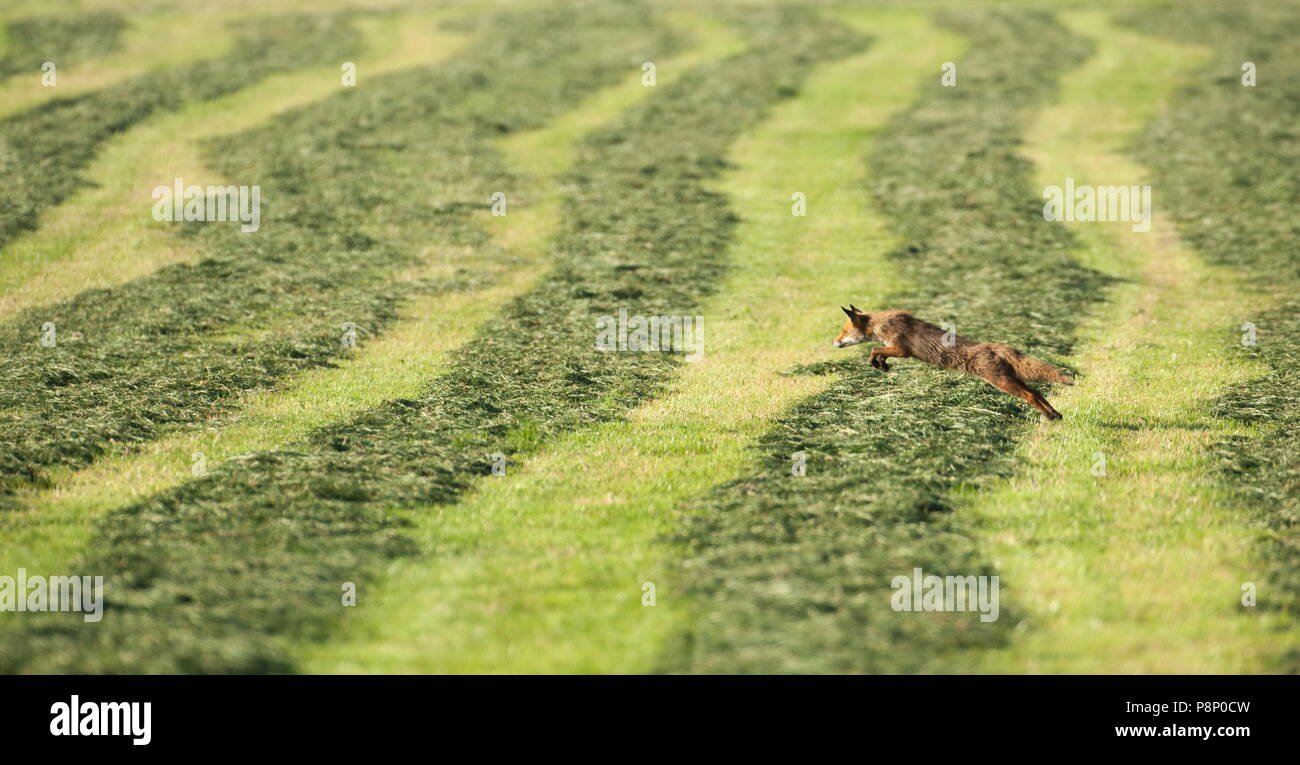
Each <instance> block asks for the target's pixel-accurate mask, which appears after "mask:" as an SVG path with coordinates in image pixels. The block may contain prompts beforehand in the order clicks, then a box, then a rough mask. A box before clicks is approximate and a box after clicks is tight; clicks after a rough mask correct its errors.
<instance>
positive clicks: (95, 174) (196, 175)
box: [0, 13, 468, 320]
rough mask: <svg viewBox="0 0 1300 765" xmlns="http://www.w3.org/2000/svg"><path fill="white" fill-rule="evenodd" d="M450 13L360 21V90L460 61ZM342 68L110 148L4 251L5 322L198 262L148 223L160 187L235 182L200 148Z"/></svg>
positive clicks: (174, 119)
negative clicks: (176, 182)
mask: <svg viewBox="0 0 1300 765" xmlns="http://www.w3.org/2000/svg"><path fill="white" fill-rule="evenodd" d="M441 16H445V14H429V13H423V14H398V15H391V16H380V17H366V18H359V19H357V20H356V21H355V22H354V23H355V25H356V26H357V28H358V30H359V31H360V32H361V34H362V36H363V42H362V52H361V53H360V54H358V55H356V56H353V57H351V58H352V60H354V63H356V64H357V67H358V70H359V72H360V75H361V76H360V81H359V82H360V86H361V87H366V86H367V85H368V84H369V83H368V80H369V79H370V78H372V77H377V76H380V75H383V74H387V73H389V72H392V71H396V70H400V69H408V68H411V67H415V66H420V65H424V66H427V65H430V64H433V63H436V62H437V61H440V60H442V59H445V58H447V57H448V56H451V55H452V54H454V53H456V52H458V51H459V50H460V48H461V47H463V46H464V45H465V44H466V43H467V42H468V38H467V37H466V36H465V35H463V34H457V33H453V32H449V31H445V30H441V29H439V28H438V26H437V25H438V21H439V19H440V17H441ZM338 90H339V70H338V67H337V66H327V67H321V68H315V69H306V70H302V71H296V72H291V73H284V74H277V75H272V76H270V77H268V78H266V79H265V80H263V81H261V82H259V83H257V84H255V85H251V86H249V87H248V88H245V89H243V90H240V91H238V92H236V93H232V94H230V95H228V96H224V97H222V98H218V99H215V100H212V101H204V102H200V103H194V104H190V105H188V106H185V107H183V108H182V109H180V110H179V111H177V112H175V113H169V114H164V115H159V116H158V117H155V118H153V119H150V120H148V121H146V122H144V123H143V124H140V125H137V126H136V127H134V128H132V129H131V130H129V131H127V132H126V133H124V134H122V135H120V136H118V137H116V138H114V139H112V140H111V141H110V142H108V143H107V144H105V146H104V147H103V149H102V150H101V152H100V155H99V156H98V158H96V160H95V161H94V162H93V163H92V164H91V165H90V166H89V167H87V168H86V170H85V172H84V173H83V177H84V178H85V179H86V180H87V182H88V185H87V186H86V187H85V188H83V189H80V190H79V191H77V192H76V193H74V194H73V195H72V196H71V197H70V198H68V199H67V200H65V201H64V202H63V203H62V204H60V205H58V206H57V207H55V208H53V209H52V210H50V211H49V212H48V213H46V215H45V217H44V220H43V221H42V225H41V227H40V228H39V229H37V230H36V231H33V232H30V233H29V234H26V235H23V236H20V237H19V238H18V239H16V240H15V241H13V242H11V243H10V244H9V246H8V247H6V248H4V250H3V251H0V320H3V319H5V318H7V317H9V316H11V315H13V314H14V313H17V312H19V311H21V310H23V309H29V308H33V307H36V306H40V305H45V304H48V303H54V302H58V301H60V300H66V299H68V298H71V297H73V296H74V295H76V294H77V293H79V292H83V291H85V290H90V289H103V288H107V287H112V286H115V285H118V284H123V283H125V282H128V281H131V280H133V279H136V278H139V277H141V276H144V275H146V274H148V273H151V272H153V271H156V270H157V269H158V268H159V267H161V266H163V265H166V264H168V263H175V262H181V261H192V260H193V259H194V258H196V257H197V256H198V252H196V251H195V249H194V248H193V247H190V246H187V243H186V242H183V241H181V240H179V239H177V238H176V237H174V236H173V235H172V233H171V228H170V224H168V223H158V222H155V221H154V220H153V218H152V216H151V215H150V214H149V210H150V208H151V207H152V205H153V198H152V196H151V193H152V190H153V187H154V186H156V185H158V184H159V183H160V182H162V183H163V184H164V185H169V184H170V179H174V178H184V179H185V181H186V183H193V184H197V185H200V186H208V185H225V184H228V183H231V182H232V180H231V179H229V178H222V177H220V176H219V175H217V174H216V173H214V172H213V171H212V170H211V169H210V168H209V167H208V164H207V163H206V162H205V160H204V157H203V153H202V142H203V141H204V140H205V139H210V138H212V137H214V136H220V135H230V134H234V133H240V132H243V131H246V130H251V129H253V128H256V127H258V126H261V125H265V124H266V123H267V122H269V121H270V120H271V119H272V118H274V117H275V116H276V115H278V114H281V113H283V112H287V111H289V110H291V109H296V108H301V107H303V106H305V105H307V104H309V103H312V102H314V101H320V100H322V99H324V98H326V97H328V96H331V95H334V94H336V93H337V92H338Z"/></svg>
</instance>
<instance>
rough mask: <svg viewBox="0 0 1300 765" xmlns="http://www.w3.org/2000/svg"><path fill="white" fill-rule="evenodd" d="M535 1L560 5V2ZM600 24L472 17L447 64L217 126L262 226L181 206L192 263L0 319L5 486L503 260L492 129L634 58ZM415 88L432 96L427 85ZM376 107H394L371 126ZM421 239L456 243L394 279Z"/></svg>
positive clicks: (554, 107)
mask: <svg viewBox="0 0 1300 765" xmlns="http://www.w3.org/2000/svg"><path fill="white" fill-rule="evenodd" d="M576 12H577V11H574V10H570V11H569V12H568V13H570V14H574V13H576ZM492 18H495V17H492ZM542 18H543V19H547V20H549V19H554V21H553V22H550V21H546V22H545V23H554V24H557V25H564V24H567V23H569V20H568V19H567V18H566V17H565V16H564V14H563V13H560V14H559V15H555V16H543V17H542ZM460 23H462V24H466V23H471V22H468V21H462V22H460ZM472 23H476V24H480V25H485V24H490V23H491V22H490V20H482V19H480V20H478V21H475V22H472ZM602 24H603V28H602V27H601V26H600V25H602ZM542 26H544V25H542ZM614 26H615V25H614V24H613V23H612V22H611V18H610V17H608V16H604V17H602V16H596V17H595V18H594V19H593V20H592V22H591V24H589V25H584V26H582V27H579V28H578V30H577V31H575V32H573V33H572V34H571V35H570V36H568V37H552V38H548V39H552V40H553V42H551V43H550V44H549V45H545V46H530V47H527V48H525V47H524V46H522V45H521V44H516V41H515V40H514V39H513V38H509V37H504V36H497V37H491V36H487V35H486V32H487V30H486V29H482V28H480V29H478V30H477V31H479V32H480V34H479V39H480V42H479V43H478V44H477V45H476V46H474V48H473V49H471V50H467V51H465V52H464V53H462V54H460V55H458V56H457V57H455V59H453V61H452V62H448V63H447V64H446V65H445V66H442V67H439V68H435V69H417V70H413V71H410V72H406V73H400V74H395V75H389V76H386V77H379V78H375V79H374V80H373V81H371V82H370V83H368V84H365V85H364V86H362V87H358V88H356V89H349V91H346V92H343V93H340V94H339V95H337V96H335V97H334V98H331V99H329V100H327V101H324V102H321V103H319V104H314V105H311V106H309V107H306V108H303V109H299V110H296V111H293V112H289V113H287V114H284V115H281V116H279V117H278V118H276V119H275V120H274V121H273V122H272V123H270V124H268V125H267V126H265V127H262V128H258V129H256V130H254V131H251V132H245V133H241V134H238V135H237V136H228V137H218V138H216V139H213V140H212V141H211V142H210V145H209V149H208V156H209V157H210V159H211V160H212V162H213V166H214V167H215V169H216V170H217V172H218V173H220V174H221V175H223V176H224V177H227V178H230V179H232V180H233V181H235V182H250V181H252V182H260V183H261V185H262V186H263V220H262V230H260V231H259V232H257V233H256V234H252V235H245V234H241V233H239V232H238V231H237V229H236V227H234V226H230V225H220V224H218V225H207V226H204V225H201V224H194V225H193V228H195V229H198V230H197V231H194V232H193V234H194V237H195V238H194V240H193V242H194V243H195V246H196V247H197V249H199V250H200V251H201V253H202V257H201V259H199V260H198V261H197V262H194V263H192V264H188V263H181V264H174V265H170V266H167V267H165V268H162V269H159V270H157V271H155V272H153V273H151V274H149V275H147V276H146V277H143V278H141V279H138V280H136V281H133V282H130V283H128V284H124V285H120V286H118V287H115V288H112V289H106V290H97V291H92V292H87V293H81V294H79V295H77V296H76V297H74V298H72V299H70V300H68V301H65V302H63V303H60V304H57V305H54V306H46V307H42V308H37V309H31V310H29V311H26V312H23V313H20V314H18V315H17V316H16V317H14V318H13V319H12V321H11V323H10V325H9V326H7V327H3V328H0V348H3V350H5V351H6V352H7V353H8V355H9V356H10V358H11V359H12V360H13V361H15V362H16V363H13V364H12V365H11V366H9V367H7V368H6V369H5V370H4V371H3V372H0V381H2V382H3V384H4V385H3V387H4V393H3V394H2V395H0V409H5V408H7V411H0V442H4V443H5V445H6V450H5V454H4V456H3V457H0V468H3V473H4V475H5V476H6V477H7V478H9V480H10V483H11V485H12V484H15V483H20V482H35V483H38V484H39V483H41V482H43V481H45V479H44V477H43V474H42V471H43V470H44V469H45V468H46V467H49V466H56V465H78V464H84V463H85V462H88V461H90V460H93V459H94V458H96V457H98V456H99V455H100V454H102V453H103V451H104V450H105V449H106V448H108V446H109V444H111V443H123V442H129V443H136V444H140V443H144V442H146V441H148V440H150V439H152V438H155V437H157V436H158V435H161V434H162V433H164V432H166V431H167V430H169V429H173V428H177V427H184V426H192V425H195V424H198V423H202V422H204V421H206V420H207V419H209V418H210V417H212V416H216V415H219V414H221V413H223V412H225V411H228V410H229V408H230V406H231V405H232V404H233V402H234V398H235V396H236V395H237V394H238V393H239V392H241V391H248V390H254V389H257V388H261V387H265V386H267V385H270V384H273V383H274V382H275V381H276V380H278V379H280V378H282V377H284V376H285V375H287V374H290V373H293V372H295V371H298V370H301V369H306V368H310V367H313V366H320V365H322V364H326V363H329V362H330V361H331V360H332V359H333V358H335V357H337V356H339V355H340V354H342V353H343V352H345V349H344V348H343V347H342V346H341V344H340V341H339V337H340V334H341V330H340V329H339V327H340V325H341V324H342V323H343V322H345V321H351V322H354V323H355V324H356V325H357V326H359V327H361V328H362V330H363V332H364V333H365V334H363V335H362V338H361V339H362V340H364V339H365V338H366V337H368V336H373V335H374V334H375V333H377V332H378V331H380V330H382V328H383V326H384V325H386V324H387V323H388V322H389V321H391V320H392V318H393V316H394V310H395V307H396V305H397V304H398V303H399V302H400V300H401V299H403V298H405V297H407V296H410V295H419V294H426V295H427V294H439V293H443V292H447V291H451V290H458V289H466V288H473V287H477V286H481V285H482V284H483V283H484V282H486V281H489V280H491V279H492V278H494V277H495V276H498V275H499V274H500V273H502V272H503V271H507V270H508V269H509V266H510V257H509V255H508V254H506V253H504V252H503V251H501V250H499V248H497V249H494V248H493V246H492V244H491V241H490V239H489V238H488V234H487V233H486V232H485V231H484V230H483V228H482V227H481V226H480V225H479V222H478V221H479V216H478V215H476V214H474V211H475V210H484V209H486V208H487V206H488V199H489V197H490V196H491V194H492V193H493V191H494V190H498V189H510V190H511V193H512V196H513V201H514V202H515V203H516V204H525V205H526V204H527V203H528V201H529V194H530V190H529V188H528V187H527V185H525V184H524V183H522V182H520V181H516V180H514V179H513V178H512V176H511V174H510V172H509V171H508V170H507V169H506V168H504V167H502V166H501V165H500V162H499V158H498V156H497V155H496V153H495V151H494V149H493V147H492V139H493V138H494V137H497V136H500V135H502V134H503V133H504V132H505V131H509V130H512V129H513V130H519V129H527V128H529V127H532V126H536V125H538V124H540V122H541V121H544V120H545V119H546V118H547V116H548V115H552V114H555V113H558V112H559V111H561V110H562V109H563V107H564V105H565V104H566V103H569V102H573V101H576V100H578V99H579V98H581V96H582V95H583V94H584V93H585V92H586V91H587V90H589V89H590V88H591V87H593V86H595V85H598V84H599V83H601V82H603V81H607V80H609V79H611V78H616V77H617V76H618V74H619V73H620V72H622V71H627V68H630V67H632V66H634V64H633V63H631V61H630V59H631V58H632V57H633V56H635V55H636V54H628V53H627V52H623V51H620V50H618V49H615V48H604V49H602V50H604V51H608V52H605V53H603V54H602V56H601V57H596V56H592V55H591V54H590V53H589V52H588V51H589V50H590V46H593V45H595V44H596V42H597V40H595V39H593V38H596V37H599V36H601V35H607V34H613V33H615V32H617V33H618V34H622V35H624V37H623V38H621V39H624V40H625V41H626V43H627V45H628V47H629V49H630V50H637V49H638V48H642V49H655V48H657V47H660V46H658V45H656V44H655V43H654V41H653V40H645V38H643V37H639V36H638V35H639V33H637V32H635V31H622V30H616V29H613V27H614ZM585 30H593V31H590V32H589V33H587V34H589V36H588V37H587V38H583V37H582V36H581V35H582V34H583V33H585ZM519 34H520V35H525V34H527V31H520V32H519ZM584 45H586V46H588V47H584ZM453 62H454V63H453ZM611 64H613V65H611ZM334 81H335V82H337V80H336V79H335V80H334ZM341 90H342V89H341ZM431 91H432V92H437V93H439V94H441V97H440V98H439V99H436V100H432V101H430V100H429V99H428V98H426V97H425V95H424V94H425V93H427V92H431ZM457 93H459V94H461V98H458V97H457V96H456V94H457ZM498 102H500V103H498ZM501 103H506V104H509V105H510V108H508V109H507V108H502V106H501ZM381 122H391V123H392V124H391V125H387V126H386V127H385V128H384V130H383V133H384V135H383V137H382V139H380V138H377V137H376V133H375V130H376V128H377V127H378V126H379V125H380V124H381ZM429 123H432V124H433V125H435V126H436V129H432V128H430V126H429ZM431 198H432V199H438V200H439V203H438V204H437V205H436V206H434V205H430V204H428V203H427V200H428V199H431ZM434 243H437V244H438V245H440V246H443V247H445V248H447V249H448V250H450V251H455V252H459V253H461V255H458V256H457V257H458V258H459V259H460V260H461V261H463V262H461V263H457V267H456V268H454V269H451V270H450V273H449V274H447V275H445V276H443V277H441V278H438V279H434V280H431V281H430V280H423V281H416V282H411V281H401V280H394V276H396V275H398V274H399V273H400V272H401V271H402V270H403V269H407V268H410V267H413V266H416V265H418V264H419V263H420V262H421V258H422V255H421V253H422V252H423V251H424V250H425V249H426V248H427V247H429V246H430V245H432V244H434ZM142 306H144V307H145V308H144V309H141V307H142ZM46 321H49V322H53V323H55V325H56V326H57V327H59V329H60V338H61V342H60V343H59V345H58V347H56V348H45V347H42V346H40V345H38V344H35V343H33V342H32V339H33V337H32V336H31V329H32V328H33V327H35V328H39V327H40V326H41V324H42V323H44V322H46ZM63 338H67V339H66V341H63V340H62V339H63ZM142 381H145V382H144V383H143V384H142ZM36 423H39V426H37V425H36Z"/></svg>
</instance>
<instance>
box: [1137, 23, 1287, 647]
mask: <svg viewBox="0 0 1300 765" xmlns="http://www.w3.org/2000/svg"><path fill="white" fill-rule="evenodd" d="M1126 21H1127V22H1128V23H1130V24H1132V25H1134V26H1135V27H1138V28H1141V29H1143V30H1146V31H1148V32H1149V33H1154V34H1163V35H1168V36H1172V37H1174V38H1175V39H1178V40H1180V41H1185V42H1192V43H1196V44H1200V45H1206V46H1208V47H1210V48H1211V49H1212V50H1213V58H1212V60H1211V62H1210V63H1209V64H1208V65H1207V66H1206V68H1205V69H1204V70H1203V72H1202V78H1201V80H1200V81H1199V82H1198V83H1197V84H1195V85H1193V86H1192V87H1190V88H1188V89H1187V90H1185V91H1184V92H1182V93H1180V94H1179V96H1178V98H1177V99H1176V100H1175V101H1174V102H1173V104H1172V105H1171V106H1170V108H1169V109H1168V110H1167V111H1166V112H1165V113H1164V114H1163V115H1161V117H1160V119H1158V120H1157V121H1156V122H1155V123H1154V124H1153V125H1152V126H1151V128H1150V129H1149V130H1148V131H1147V133H1146V135H1145V136H1144V138H1143V140H1142V142H1141V143H1140V145H1139V147H1138V156H1139V157H1140V159H1141V160H1142V161H1143V162H1145V163H1147V164H1148V165H1149V166H1150V167H1152V168H1153V170H1154V172H1155V177H1156V181H1157V183H1158V184H1159V185H1158V186H1157V187H1156V188H1157V190H1158V191H1157V193H1158V194H1159V195H1160V198H1162V199H1163V200H1164V203H1165V206H1166V208H1167V209H1168V211H1169V214H1170V217H1171V218H1172V219H1173V220H1174V222H1175V224H1176V225H1177V227H1178V232H1179V234H1180V236H1181V237H1182V238H1183V239H1184V240H1185V241H1186V242H1188V244H1190V245H1191V246H1192V247H1193V248H1194V249H1195V250H1196V251H1197V252H1198V253H1200V254H1201V255H1202V256H1204V257H1205V258H1206V259H1207V260H1208V261H1209V262H1211V263H1214V264H1216V265H1221V266H1227V267H1230V268H1235V269H1238V270H1240V271H1242V272H1244V273H1246V274H1248V275H1250V276H1251V277H1252V278H1253V279H1254V280H1255V281H1256V283H1257V284H1258V286H1259V292H1258V294H1257V295H1256V298H1257V299H1258V300H1259V301H1260V303H1261V304H1265V305H1269V306H1272V307H1270V308H1269V309H1268V310H1265V311H1261V312H1259V313H1258V314H1256V315H1253V316H1248V317H1243V319H1246V320H1249V321H1250V322H1252V323H1254V324H1255V325H1256V328H1257V329H1256V333H1257V337H1256V340H1257V343H1258V345H1256V346H1253V347H1251V346H1244V345H1242V344H1241V343H1240V342H1234V343H1233V344H1232V345H1230V346H1227V347H1225V349H1224V352H1225V353H1229V354H1236V355H1240V356H1241V357H1242V358H1243V359H1255V360H1259V361H1263V362H1264V363H1265V364H1267V365H1268V366H1269V368H1270V371H1269V373H1268V374H1267V375H1265V376H1264V377H1260V378H1256V379H1253V380H1249V381H1247V382H1244V383H1240V384H1236V385H1233V386H1232V387H1231V388H1229V389H1228V390H1227V391H1225V392H1223V394H1222V395H1220V396H1219V397H1218V398H1217V399H1216V400H1215V402H1214V404H1213V407H1214V413H1215V414H1216V415H1217V416H1221V417H1226V418H1229V419H1232V420H1236V421H1238V422H1243V423H1249V424H1253V425H1256V426H1259V427H1260V428H1261V429H1262V432H1261V433H1260V434H1259V435H1258V436H1255V437H1250V438H1247V437H1237V438H1233V439H1229V440H1226V441H1223V442H1220V443H1217V444H1215V445H1214V446H1213V447H1212V448H1213V451H1214V454H1215V455H1216V456H1217V457H1218V458H1219V465H1220V469H1221V476H1222V478H1223V480H1224V481H1225V483H1227V484H1228V485H1229V486H1231V487H1232V489H1233V490H1234V492H1235V496H1236V497H1237V499H1238V501H1240V502H1241V503H1242V505H1243V506H1244V507H1246V508H1249V511H1250V512H1251V513H1252V515H1253V517H1254V518H1256V519H1258V522H1259V523H1260V524H1261V525H1263V526H1264V527H1265V528H1267V529H1268V530H1269V535H1268V541H1267V543H1266V544H1265V546H1264V549H1263V550H1262V551H1261V554H1262V557H1263V563H1264V566H1265V567H1266V571H1264V572H1262V575H1261V576H1260V577H1259V578H1260V579H1261V580H1263V581H1261V582H1258V583H1257V584H1258V585H1259V589H1258V593H1259V599H1258V604H1259V607H1261V608H1267V609H1277V610H1281V611H1285V612H1288V613H1290V614H1292V618H1294V615H1295V614H1297V613H1300V523H1298V521H1300V301H1297V300H1295V298H1294V296H1295V295H1296V294H1297V292H1298V291H1300V257H1298V256H1297V254H1296V243H1297V241H1300V219H1297V217H1296V213H1295V211H1296V205H1297V203H1298V202H1300V170H1298V169H1300V4H1296V3H1275V2H1254V3H1241V4H1235V5H1233V6H1232V7H1231V8H1226V7H1225V8H1215V7H1211V6H1206V5H1205V4H1199V3H1186V4H1178V5H1171V6H1167V7H1164V8H1161V9H1155V10H1151V11H1146V12H1142V13H1136V14H1133V15H1131V16H1130V17H1129V18H1128V19H1126ZM1247 61H1249V62H1253V63H1254V64H1255V66H1256V74H1257V80H1256V82H1257V85H1256V86H1254V87H1247V86H1244V85H1243V84H1242V75H1243V71H1242V64H1243V62H1247ZM1279 296H1280V297H1279ZM1279 300H1280V304H1278V301H1279ZM1242 335H1243V332H1242V330H1241V329H1240V328H1238V327H1225V328H1224V337H1225V338H1227V337H1231V338H1233V339H1234V340H1236V339H1237V338H1241V337H1242ZM1283 669H1285V670H1287V671H1291V672H1296V671H1300V649H1297V650H1295V651H1294V652H1293V653H1292V654H1291V656H1290V657H1289V658H1288V660H1287V665H1286V666H1285V667H1283Z"/></svg>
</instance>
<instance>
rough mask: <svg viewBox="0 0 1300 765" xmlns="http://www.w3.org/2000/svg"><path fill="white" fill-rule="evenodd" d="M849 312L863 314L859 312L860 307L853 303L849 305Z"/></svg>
mask: <svg viewBox="0 0 1300 765" xmlns="http://www.w3.org/2000/svg"><path fill="white" fill-rule="evenodd" d="M849 310H850V311H852V312H853V313H862V312H861V311H859V310H858V307H857V306H855V305H853V304H852V303H849Z"/></svg>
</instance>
